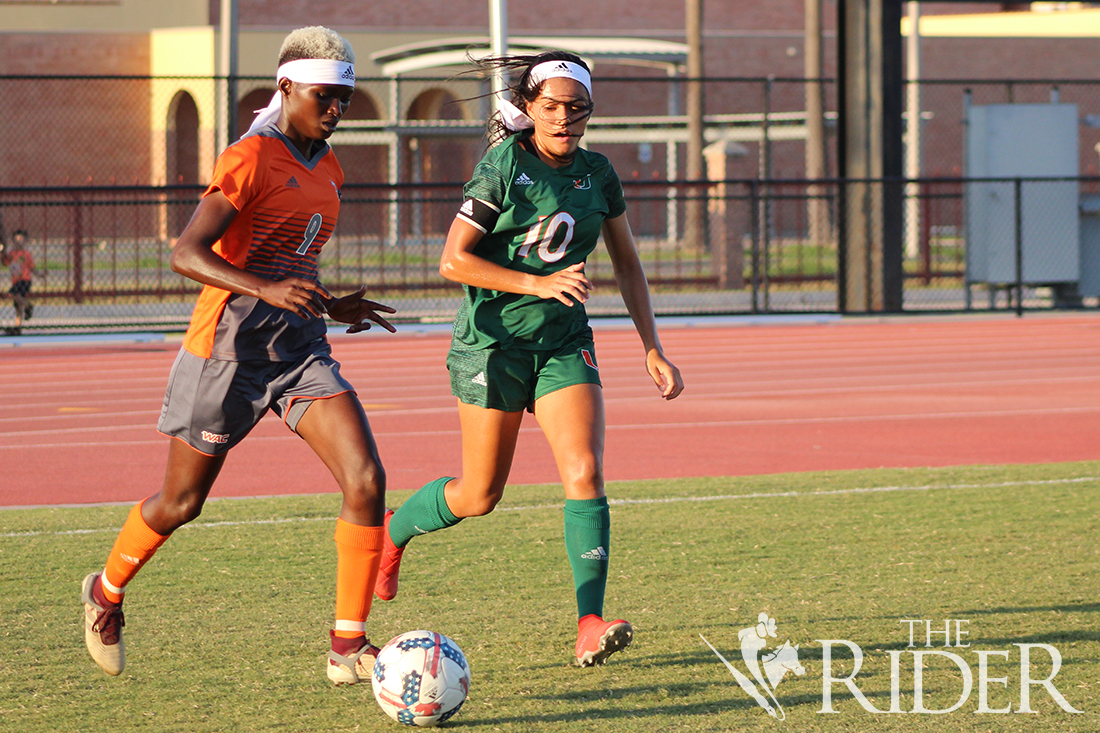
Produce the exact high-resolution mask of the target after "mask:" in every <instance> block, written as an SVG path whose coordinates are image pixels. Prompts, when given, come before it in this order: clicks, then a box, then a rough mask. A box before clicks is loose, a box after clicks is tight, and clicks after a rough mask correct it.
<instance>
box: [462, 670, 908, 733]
mask: <svg viewBox="0 0 1100 733" xmlns="http://www.w3.org/2000/svg"><path fill="white" fill-rule="evenodd" d="M729 684H730V685H731V689H730V695H729V698H728V699H726V700H719V701H707V702H696V703H690V702H688V703H671V702H670V703H664V704H656V705H647V704H646V701H647V700H652V699H653V696H654V695H657V694H661V693H662V691H663V692H666V693H670V694H678V695H679V696H681V697H686V696H689V695H692V694H697V693H699V692H700V691H701V688H700V686H699V685H693V684H682V685H645V686H641V687H627V688H618V689H615V690H610V691H605V693H604V694H600V693H599V692H596V691H585V692H576V693H563V694H559V695H534V696H532V698H533V699H536V700H548V701H556V702H561V703H572V706H571V707H570V709H569V710H568V711H563V712H555V713H547V714H544V715H535V714H533V715H514V716H507V717H492V716H486V717H485V718H482V719H479V720H478V719H469V718H467V719H465V720H460V721H456V722H455V723H448V727H452V726H453V727H459V726H462V725H485V724H492V725H506V724H519V725H522V724H524V723H527V724H531V723H560V722H569V721H576V720H618V719H622V718H629V719H635V718H638V719H643V718H651V717H660V716H669V717H676V718H684V717H688V716H712V715H715V714H716V713H725V712H735V711H746V712H747V714H749V715H753V714H756V713H759V717H760V720H761V721H762V722H763V721H768V720H770V718H769V717H768V714H767V713H766V712H765V711H764V709H763V708H761V707H760V706H759V705H757V704H756V702H755V701H753V700H751V699H749V697H748V696H747V695H746V694H745V693H744V692H742V690H741V689H740V688H739V687H738V686H737V683H736V682H734V681H733V680H732V679H731V680H730V683H729ZM707 686H708V687H709V686H711V685H710V683H708V685H707ZM606 692H610V693H611V696H610V699H609V696H608V695H607V694H606ZM864 694H865V695H866V697H867V698H876V699H877V698H889V697H890V693H889V691H883V692H866V693H864ZM848 698H849V696H848V695H834V696H833V700H834V704H838V705H839V704H843V703H844V702H845V700H847V699H848ZM776 699H777V700H778V701H779V704H780V705H782V706H783V709H784V710H786V711H788V713H789V712H790V711H791V710H795V709H797V708H800V707H805V706H811V707H813V708H815V709H816V708H819V707H820V706H821V695H820V693H819V694H812V695H811V694H802V695H779V696H778V697H777V698H776ZM586 703H588V704H587V705H586ZM592 703H598V704H596V705H593V704H592ZM753 711H756V713H754V712H753ZM681 722H682V721H681Z"/></svg>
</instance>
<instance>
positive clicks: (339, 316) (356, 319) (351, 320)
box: [324, 285, 397, 333]
mask: <svg viewBox="0 0 1100 733" xmlns="http://www.w3.org/2000/svg"><path fill="white" fill-rule="evenodd" d="M366 292H367V286H366V285H362V286H360V287H359V289H358V290H356V291H355V292H354V293H351V294H349V295H345V296H344V297H342V298H332V299H331V300H329V301H327V302H325V303H324V306H325V309H326V310H327V311H328V315H329V318H331V319H332V320H334V321H339V322H340V323H348V324H351V326H350V328H348V331H347V332H348V333H359V332H360V331H367V330H369V329H370V327H371V322H374V323H377V324H378V325H379V326H381V327H382V328H384V329H386V330H387V331H389V332H390V333H396V332H397V329H396V328H394V327H393V325H392V324H390V322H389V321H387V320H386V319H385V318H383V317H382V316H380V315H378V313H379V312H382V313H396V312H397V311H396V310H394V309H393V308H391V307H390V306H388V305H383V304H381V303H375V302H374V301H373V300H366V299H365V298H363V295H364V294H365V293H366ZM330 297H331V296H330Z"/></svg>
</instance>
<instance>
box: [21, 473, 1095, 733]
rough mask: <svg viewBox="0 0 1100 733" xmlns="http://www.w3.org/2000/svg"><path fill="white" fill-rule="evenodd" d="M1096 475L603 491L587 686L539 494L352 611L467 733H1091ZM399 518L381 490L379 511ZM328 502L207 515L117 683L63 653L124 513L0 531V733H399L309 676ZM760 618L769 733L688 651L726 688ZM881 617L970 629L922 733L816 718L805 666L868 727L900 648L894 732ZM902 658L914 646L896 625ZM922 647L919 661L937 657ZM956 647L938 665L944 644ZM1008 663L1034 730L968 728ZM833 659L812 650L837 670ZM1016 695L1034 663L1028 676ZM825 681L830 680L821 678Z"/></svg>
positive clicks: (413, 567) (326, 608)
mask: <svg viewBox="0 0 1100 733" xmlns="http://www.w3.org/2000/svg"><path fill="white" fill-rule="evenodd" d="M1098 490H1100V463H1077V464H1056V465H1040V466H1022V467H977V468H960V469H941V470H906V471H899V470H890V471H885V470H882V471H855V472H842V473H814V474H792V475H779V476H758V477H748V478H710V479H688V480H676V481H660V482H656V481H655V482H632V483H619V484H613V485H611V486H610V487H609V494H610V495H611V496H612V499H613V500H615V501H616V502H617V503H614V504H613V506H612V520H613V546H612V573H611V579H610V583H609V589H608V598H607V613H608V615H621V616H624V617H626V618H629V619H630V620H631V621H632V622H633V623H634V625H635V628H636V637H635V642H634V645H633V646H632V647H631V648H630V649H628V650H627V651H626V652H624V653H622V654H619V655H616V656H615V657H613V658H612V660H611V662H610V663H609V664H608V665H607V666H606V667H603V668H598V669H584V670H582V669H576V668H573V667H571V666H569V661H570V659H571V654H572V646H573V641H574V637H575V624H574V611H575V607H574V603H573V598H572V584H571V582H570V577H569V570H568V564H567V562H566V561H565V558H564V552H563V547H562V541H561V535H562V528H561V509H560V498H559V491H560V489H558V488H557V487H554V486H536V487H513V488H511V489H510V491H509V493H508V495H507V496H506V499H505V501H504V502H503V503H502V504H501V506H500V507H499V508H498V510H497V511H496V512H495V513H493V514H492V515H490V516H488V517H485V518H481V519H477V520H470V521H467V522H464V523H463V524H461V525H459V526H457V527H455V528H454V529H451V530H449V531H446V532H442V533H438V534H436V535H434V536H432V537H427V538H420V539H417V540H416V541H414V543H413V544H412V545H411V546H410V547H411V550H410V551H409V552H408V553H407V554H406V556H405V562H404V565H403V568H402V570H403V572H402V591H401V594H400V595H399V596H398V598H397V599H396V600H395V601H392V602H390V603H382V602H379V601H376V602H375V606H374V611H373V613H372V617H371V620H370V622H369V629H370V632H371V636H372V637H373V638H374V639H375V641H376V642H384V641H385V640H387V639H389V638H390V637H392V636H394V635H396V634H398V633H400V632H402V631H407V630H412V629H416V628H430V629H433V630H436V631H440V632H442V633H444V634H447V635H449V636H451V637H452V638H453V639H454V640H455V641H457V642H458V643H459V645H460V646H461V647H462V648H463V650H464V651H465V652H466V655H467V658H468V659H469V661H470V664H471V667H472V670H473V686H472V689H471V694H470V698H469V700H468V701H467V703H466V706H465V708H464V709H463V710H462V712H461V713H460V714H459V715H458V716H457V717H456V718H454V719H453V720H452V721H451V722H449V723H448V724H446V726H445V727H446V728H453V729H459V730H485V731H800V732H801V731H822V732H824V733H831V732H833V731H836V732H840V731H936V732H937V733H939V732H940V731H964V732H969V731H1059V732H1060V733H1063V732H1064V733H1072V732H1076V731H1080V732H1082V733H1084V732H1085V731H1096V730H1098V729H1100V597H1098V593H1097V591H1098V587H1100V586H1098V582H1097V578H1098V577H1100V549H1098V546H1097V538H1098V537H1100V518H1098V512H1097V509H1098V507H1100V501H1098V499H1097V497H1098ZM405 496H406V494H404V493H395V494H394V495H392V496H391V497H390V501H389V503H390V505H391V506H393V505H396V504H397V503H399V502H400V501H402V500H403V499H404V497H405ZM338 506H339V502H338V498H337V497H336V496H332V495H328V496H308V497H291V498H275V499H270V498H268V499H247V500H223V501H211V502H210V503H209V504H208V505H207V508H206V511H205V512H204V514H203V516H202V517H201V518H200V519H198V520H197V521H196V522H194V523H193V524H192V525H189V526H188V527H186V528H183V529H181V530H180V531H179V532H177V533H176V536H175V537H173V538H172V539H171V540H170V541H169V542H168V543H167V544H166V545H165V546H164V547H163V548H162V549H161V550H160V552H159V553H158V555H157V556H156V558H155V559H154V560H153V561H152V562H151V563H150V564H149V565H148V566H147V567H146V568H145V569H144V570H143V571H142V574H141V575H140V576H139V577H138V579H137V580H135V581H134V583H133V584H131V586H130V588H129V591H130V592H129V595H128V598H127V608H126V620H127V627H126V641H127V652H128V655H127V656H128V659H127V662H128V666H127V668H126V670H125V672H124V673H123V674H122V675H121V676H120V677H118V678H110V677H108V676H107V675H105V674H103V673H102V672H100V671H99V669H98V668H97V667H96V666H95V665H94V663H93V662H92V661H91V660H90V659H89V658H88V656H87V654H86V652H85V650H84V646H83V639H82V622H81V606H80V603H79V600H78V596H79V589H80V581H81V579H82V578H83V576H84V575H85V574H86V573H87V572H89V571H91V570H95V569H97V568H99V567H101V566H102V563H103V561H104V559H105V557H106V553H107V551H108V549H109V548H110V545H111V543H112V542H113V540H114V536H115V532H116V531H117V528H118V527H120V526H121V523H122V520H123V518H124V516H125V513H126V511H127V508H126V507H115V506H110V507H85V508H58V509H27V510H11V511H5V512H2V513H0V568H2V572H0V582H2V587H0V599H2V600H0V609H2V616H0V617H2V618H3V621H4V624H3V631H2V633H0V729H2V730H6V731H7V730H10V731H20V732H21V733H22V732H26V733H31V732H36V731H51V732H53V731H77V730H109V731H130V730H147V731H186V732H188V733H199V732H202V731H219V732H221V731H292V732H298V731H376V730H377V731H387V730H389V731H396V730H399V729H400V726H398V725H397V724H396V723H394V722H392V721H391V720H390V719H389V718H387V717H385V716H384V715H383V713H382V712H381V711H380V710H379V709H378V708H377V707H376V706H375V703H374V701H373V698H372V695H371V691H370V686H369V685H357V686H353V687H344V688H334V687H332V686H330V684H329V683H328V681H327V679H326V678H325V675H324V671H323V669H324V668H323V665H324V663H325V658H326V653H327V642H328V636H327V634H328V629H329V627H330V624H331V622H332V618H331V617H332V612H333V609H332V589H333V584H334V577H335V549H334V545H333V542H332V534H333V529H334V525H333V517H334V515H335V513H336V511H337V509H338ZM761 611H767V612H768V613H769V614H771V615H772V616H773V617H775V618H776V619H777V620H778V637H777V638H776V639H774V640H772V643H774V644H781V643H782V642H783V641H785V640H787V639H790V641H791V643H792V644H795V643H797V644H799V645H800V661H801V662H802V665H803V666H804V668H805V670H806V674H805V675H804V676H801V677H795V676H793V675H789V676H788V677H787V678H786V679H785V680H784V681H783V682H781V683H780V684H779V685H778V686H777V690H776V694H777V697H778V699H779V702H780V703H781V704H782V706H783V707H784V709H785V712H786V720H785V721H783V722H780V721H777V720H773V719H772V718H770V717H769V716H768V715H767V714H766V713H765V712H764V710H763V709H761V708H760V707H759V706H758V705H757V704H756V703H755V702H754V701H753V700H752V699H751V698H750V697H749V696H748V695H747V694H746V693H745V692H744V691H743V690H742V689H741V688H740V687H739V686H738V685H737V683H736V681H735V680H734V678H733V677H732V676H731V674H730V673H729V672H728V671H727V670H726V668H725V667H724V666H723V665H722V663H721V662H720V661H719V660H718V658H717V657H716V656H715V655H714V654H713V653H712V652H711V651H710V650H709V649H708V648H707V647H706V646H705V645H704V643H703V641H702V640H701V639H700V634H702V635H704V636H705V637H706V638H707V639H708V640H709V641H710V642H711V643H712V644H714V645H715V646H716V647H717V648H718V649H719V651H721V652H722V654H723V656H725V657H726V658H727V659H729V660H730V661H731V662H732V663H734V664H735V665H736V666H738V667H739V668H740V669H741V670H742V671H745V666H744V662H743V661H742V660H741V657H740V653H739V647H738V642H737V633H738V631H739V630H741V629H743V628H746V627H748V626H751V625H753V624H754V623H755V622H756V617H757V614H758V613H759V612H761ZM902 619H930V620H934V621H935V622H936V627H937V628H938V629H940V630H942V628H943V624H944V621H945V620H946V619H958V620H964V621H968V622H969V623H968V624H966V625H964V626H963V627H962V628H964V629H965V630H967V631H968V632H969V637H968V638H967V640H968V641H969V642H970V644H971V646H970V648H967V649H963V648H952V649H951V650H950V651H951V652H954V653H957V654H958V655H959V657H961V658H963V659H965V660H966V663H967V664H968V665H969V667H970V668H971V669H972V676H973V681H974V684H975V688H974V690H973V691H972V692H971V694H970V695H969V697H968V698H967V699H966V701H965V703H964V704H962V705H961V707H960V708H959V709H958V710H956V711H954V712H952V713H948V714H943V715H920V714H892V715H890V714H883V715H873V714H871V713H869V712H867V711H865V710H864V709H863V708H862V707H861V706H860V705H859V704H858V702H857V701H856V700H854V699H853V698H852V696H851V695H850V694H849V693H848V692H847V690H846V688H845V687H844V686H843V685H839V684H838V685H834V686H833V707H834V709H835V710H836V711H837V712H836V713H835V714H822V713H819V712H818V711H819V710H821V708H822V661H823V660H822V645H821V644H820V643H819V642H818V641H816V640H818V639H847V640H850V641H852V642H854V643H855V644H857V645H859V647H860V648H861V649H862V650H863V652H864V654H865V659H864V663H863V668H862V670H861V671H860V672H859V676H858V677H857V684H858V686H859V689H860V690H861V691H862V692H863V693H864V695H866V697H867V699H868V700H870V701H871V702H872V703H873V704H874V705H876V706H877V707H879V708H880V709H886V708H888V707H889V704H890V671H889V662H888V656H887V652H888V651H889V650H895V651H901V658H902V660H903V661H902V665H901V679H900V690H901V697H900V708H901V709H902V710H910V709H912V707H913V699H912V698H913V668H912V656H911V655H910V654H909V652H910V651H912V650H913V649H914V648H910V647H909V646H908V643H909V639H908V633H909V632H908V626H907V625H906V624H902V623H900V621H901V620H902ZM917 636H918V647H916V648H917V649H921V650H923V649H924V630H923V627H918V629H917ZM939 639H942V634H941V636H940V637H936V641H937V644H938V643H941V642H939ZM953 641H954V640H953ZM1015 643H1044V644H1049V645H1052V646H1054V647H1055V648H1056V649H1058V650H1059V652H1060V653H1061V656H1062V667H1061V669H1060V670H1059V671H1058V673H1057V676H1056V677H1055V678H1054V680H1053V683H1052V684H1053V685H1054V686H1055V687H1056V689H1057V690H1058V691H1059V692H1060V693H1062V694H1063V695H1064V696H1065V698H1066V699H1067V700H1068V702H1069V704H1070V705H1072V706H1073V707H1075V708H1077V709H1078V710H1082V711H1084V714H1081V715H1075V714H1071V713H1068V712H1064V711H1063V710H1062V709H1061V708H1060V707H1059V706H1058V705H1057V704H1056V703H1055V702H1054V700H1053V699H1052V697H1051V695H1049V694H1048V693H1047V691H1046V688H1044V687H1043V686H1042V685H1035V686H1032V687H1031V688H1030V689H1031V706H1032V709H1033V710H1034V711H1035V713H1034V714H1016V713H1012V714H977V713H976V712H975V711H976V710H977V709H978V690H977V687H976V686H977V683H978V663H977V659H978V655H977V654H976V651H978V650H995V651H1004V650H1008V652H1009V655H1008V657H1007V658H1006V657H1005V656H1004V655H992V654H990V655H987V658H988V661H989V668H988V673H987V676H988V677H990V678H1006V679H1007V684H1004V683H998V682H990V683H989V684H988V693H989V700H988V705H989V706H990V707H992V708H1001V707H1005V706H1008V705H1011V706H1012V708H1013V710H1015V709H1016V708H1017V707H1018V704H1019V701H1020V683H1019V679H1020V661H1019V660H1020V653H1019V647H1016V646H1013V645H1014V644H1015ZM835 651H836V650H834V652H835ZM1032 659H1033V663H1032V666H1031V676H1032V678H1033V679H1045V678H1046V677H1047V676H1048V675H1049V673H1050V671H1051V669H1050V667H1051V664H1050V657H1049V655H1045V654H1044V653H1043V652H1042V651H1041V650H1035V651H1033V652H1032ZM832 663H833V674H834V676H840V675H841V674H847V673H849V672H850V671H851V665H852V659H851V655H840V654H838V653H834V655H833V660H832ZM923 674H924V693H925V700H924V703H925V705H926V706H927V707H928V708H939V709H942V708H947V707H949V706H951V705H952V704H953V703H954V702H955V701H956V700H957V699H958V698H959V697H960V695H961V692H960V690H961V685H962V682H961V671H960V670H959V669H958V668H957V667H956V666H955V665H954V664H952V663H951V662H950V661H949V660H948V659H946V658H942V657H935V658H931V659H929V660H928V664H927V668H926V669H924V671H923Z"/></svg>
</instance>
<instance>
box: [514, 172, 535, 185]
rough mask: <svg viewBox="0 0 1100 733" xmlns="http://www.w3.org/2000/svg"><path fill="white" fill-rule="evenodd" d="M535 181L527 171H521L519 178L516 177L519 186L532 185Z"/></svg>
mask: <svg viewBox="0 0 1100 733" xmlns="http://www.w3.org/2000/svg"><path fill="white" fill-rule="evenodd" d="M534 183H535V182H534V181H532V180H531V178H530V176H528V175H527V174H526V173H520V174H519V178H517V179H516V185H517V186H531V185H534Z"/></svg>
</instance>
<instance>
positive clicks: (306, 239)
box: [295, 214, 324, 255]
mask: <svg viewBox="0 0 1100 733" xmlns="http://www.w3.org/2000/svg"><path fill="white" fill-rule="evenodd" d="M322 221H324V218H323V217H322V216H321V215H320V214H314V215H313V216H311V217H309V224H306V233H305V235H304V236H303V237H302V244H301V245H299V247H298V249H297V250H295V253H296V254H300V255H304V254H305V253H306V252H308V251H309V245H311V244H313V240H314V239H317V235H318V234H320V233H321V222H322Z"/></svg>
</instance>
